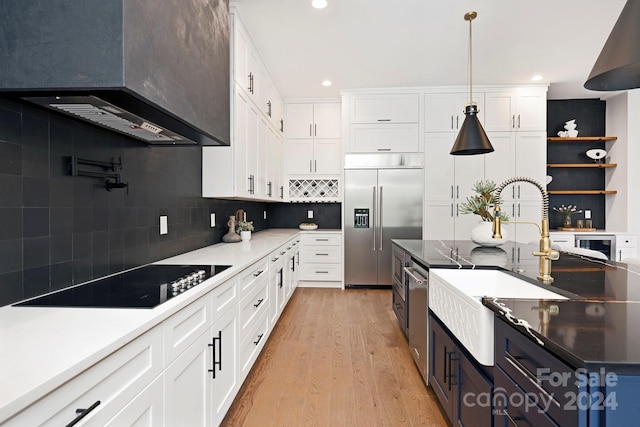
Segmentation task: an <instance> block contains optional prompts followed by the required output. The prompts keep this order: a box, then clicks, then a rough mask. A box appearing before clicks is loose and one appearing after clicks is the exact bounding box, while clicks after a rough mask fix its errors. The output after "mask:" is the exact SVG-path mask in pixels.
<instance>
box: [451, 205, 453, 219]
mask: <svg viewBox="0 0 640 427" xmlns="http://www.w3.org/2000/svg"><path fill="white" fill-rule="evenodd" d="M451 218H453V203H451Z"/></svg>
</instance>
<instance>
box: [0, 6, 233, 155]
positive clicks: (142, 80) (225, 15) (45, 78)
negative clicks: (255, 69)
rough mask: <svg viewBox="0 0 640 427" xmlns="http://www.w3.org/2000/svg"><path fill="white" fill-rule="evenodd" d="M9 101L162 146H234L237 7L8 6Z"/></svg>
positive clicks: (5, 71)
mask: <svg viewBox="0 0 640 427" xmlns="http://www.w3.org/2000/svg"><path fill="white" fill-rule="evenodd" d="M0 26H1V27H2V31H1V32H0V58H1V60H0V92H2V93H4V94H5V95H8V96H14V97H19V98H21V99H25V100H28V101H30V102H34V103H36V104H38V105H41V106H43V107H46V108H49V109H51V110H54V111H57V112H59V113H63V114H67V115H71V116H73V117H76V118H78V119H81V120H85V121H89V122H91V123H94V124H96V125H99V126H102V127H104V128H107V129H111V130H113V131H116V132H120V133H122V134H125V135H128V136H130V137H133V138H136V139H139V140H142V141H144V142H146V143H148V144H154V145H158V144H159V145H176V144H186V145H194V144H200V145H229V141H230V129H229V128H230V110H229V106H230V74H229V73H230V64H229V1H228V0H181V1H171V2H161V4H159V3H158V2H157V0H3V1H2V2H0Z"/></svg>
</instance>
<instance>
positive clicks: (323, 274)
mask: <svg viewBox="0 0 640 427" xmlns="http://www.w3.org/2000/svg"><path fill="white" fill-rule="evenodd" d="M341 237H342V235H341V233H338V232H335V233H334V232H319V231H315V232H312V233H305V234H303V235H302V248H301V253H300V260H301V261H300V262H301V267H300V284H299V286H312V287H341V286H342V258H343V256H342V241H341Z"/></svg>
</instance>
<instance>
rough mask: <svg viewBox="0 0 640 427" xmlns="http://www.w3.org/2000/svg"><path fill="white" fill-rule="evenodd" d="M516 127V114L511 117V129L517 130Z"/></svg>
mask: <svg viewBox="0 0 640 427" xmlns="http://www.w3.org/2000/svg"><path fill="white" fill-rule="evenodd" d="M515 127H516V116H515V114H514V115H512V116H511V128H513V129H515Z"/></svg>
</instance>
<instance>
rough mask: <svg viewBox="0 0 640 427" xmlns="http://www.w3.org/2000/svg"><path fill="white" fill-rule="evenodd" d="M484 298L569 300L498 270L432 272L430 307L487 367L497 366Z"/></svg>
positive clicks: (490, 325)
mask: <svg viewBox="0 0 640 427" xmlns="http://www.w3.org/2000/svg"><path fill="white" fill-rule="evenodd" d="M485 296H486V297H498V298H522V299H561V300H566V299H568V298H566V297H564V296H562V295H559V294H557V293H555V292H551V291H549V290H547V289H544V288H542V287H540V286H537V285H534V284H532V283H529V282H527V281H524V280H520V279H518V278H516V277H513V276H510V275H509V274H506V273H504V272H502V271H499V270H467V269H457V270H454V269H435V268H432V269H431V270H429V308H430V309H431V311H433V312H434V313H435V314H436V315H437V316H438V318H439V319H440V320H441V321H442V322H443V323H444V324H445V325H446V326H447V327H448V328H449V330H450V331H451V332H452V333H453V334H454V335H455V336H456V338H458V340H459V341H460V342H461V343H462V344H463V345H464V346H465V348H466V349H467V350H468V351H469V353H471V355H472V356H473V357H475V359H476V360H477V361H478V362H479V363H481V364H483V365H485V366H493V365H494V354H493V341H494V339H493V312H492V311H491V310H489V309H488V308H487V307H485V306H484V305H482V297H485ZM531 326H532V327H534V328H536V327H537V326H538V325H531Z"/></svg>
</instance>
